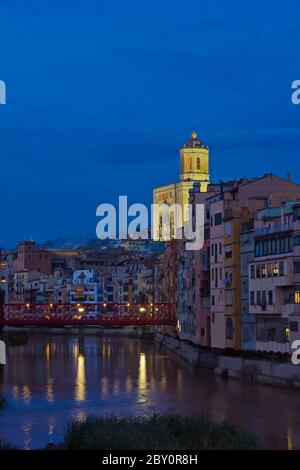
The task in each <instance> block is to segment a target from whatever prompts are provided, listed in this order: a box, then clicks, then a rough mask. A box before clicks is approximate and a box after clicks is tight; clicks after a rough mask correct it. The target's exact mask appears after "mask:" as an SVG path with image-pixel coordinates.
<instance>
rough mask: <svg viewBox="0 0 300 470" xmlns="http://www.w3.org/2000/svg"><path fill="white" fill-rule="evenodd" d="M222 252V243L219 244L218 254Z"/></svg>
mask: <svg viewBox="0 0 300 470" xmlns="http://www.w3.org/2000/svg"><path fill="white" fill-rule="evenodd" d="M221 254H222V243H220V244H219V255H221Z"/></svg>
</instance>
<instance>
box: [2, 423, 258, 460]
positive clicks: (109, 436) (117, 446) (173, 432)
mask: <svg viewBox="0 0 300 470" xmlns="http://www.w3.org/2000/svg"><path fill="white" fill-rule="evenodd" d="M256 448H257V438H256V437H255V436H254V435H253V434H250V433H245V432H238V431H236V429H235V428H234V427H233V426H232V425H230V424H229V423H227V422H225V421H222V422H212V421H207V420H205V419H203V418H201V417H199V416H196V415H189V416H181V415H179V414H167V415H152V416H150V417H147V418H146V417H125V418H124V417H122V418H121V417H117V416H110V417H97V416H95V417H92V416H90V417H87V418H86V419H85V420H81V421H73V422H71V423H70V424H69V425H68V426H66V431H65V434H64V439H63V442H62V443H60V444H53V443H51V444H48V445H47V446H46V448H45V450H108V449H109V450H112V451H115V450H123V451H129V450H149V449H152V450H255V449H256ZM0 450H18V448H17V447H14V446H13V445H12V444H10V443H8V442H6V441H1V440H0Z"/></svg>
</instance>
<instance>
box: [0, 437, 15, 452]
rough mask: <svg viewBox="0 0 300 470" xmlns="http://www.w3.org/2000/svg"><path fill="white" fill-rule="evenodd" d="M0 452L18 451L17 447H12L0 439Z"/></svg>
mask: <svg viewBox="0 0 300 470" xmlns="http://www.w3.org/2000/svg"><path fill="white" fill-rule="evenodd" d="M0 450H19V449H18V447H16V446H13V445H12V444H10V443H9V442H6V441H4V440H3V439H0Z"/></svg>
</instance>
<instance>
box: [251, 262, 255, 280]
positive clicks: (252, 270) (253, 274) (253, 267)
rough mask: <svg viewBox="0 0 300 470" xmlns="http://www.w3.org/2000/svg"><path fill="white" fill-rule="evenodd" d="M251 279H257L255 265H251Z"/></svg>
mask: <svg viewBox="0 0 300 470" xmlns="http://www.w3.org/2000/svg"><path fill="white" fill-rule="evenodd" d="M250 269H251V279H255V265H254V264H251V268H250Z"/></svg>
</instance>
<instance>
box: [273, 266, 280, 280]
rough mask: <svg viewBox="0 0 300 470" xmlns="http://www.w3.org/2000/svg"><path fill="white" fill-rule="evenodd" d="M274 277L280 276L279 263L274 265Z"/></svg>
mask: <svg viewBox="0 0 300 470" xmlns="http://www.w3.org/2000/svg"><path fill="white" fill-rule="evenodd" d="M272 271H273V276H274V277H277V276H278V273H279V269H278V263H274V264H273V270H272Z"/></svg>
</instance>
